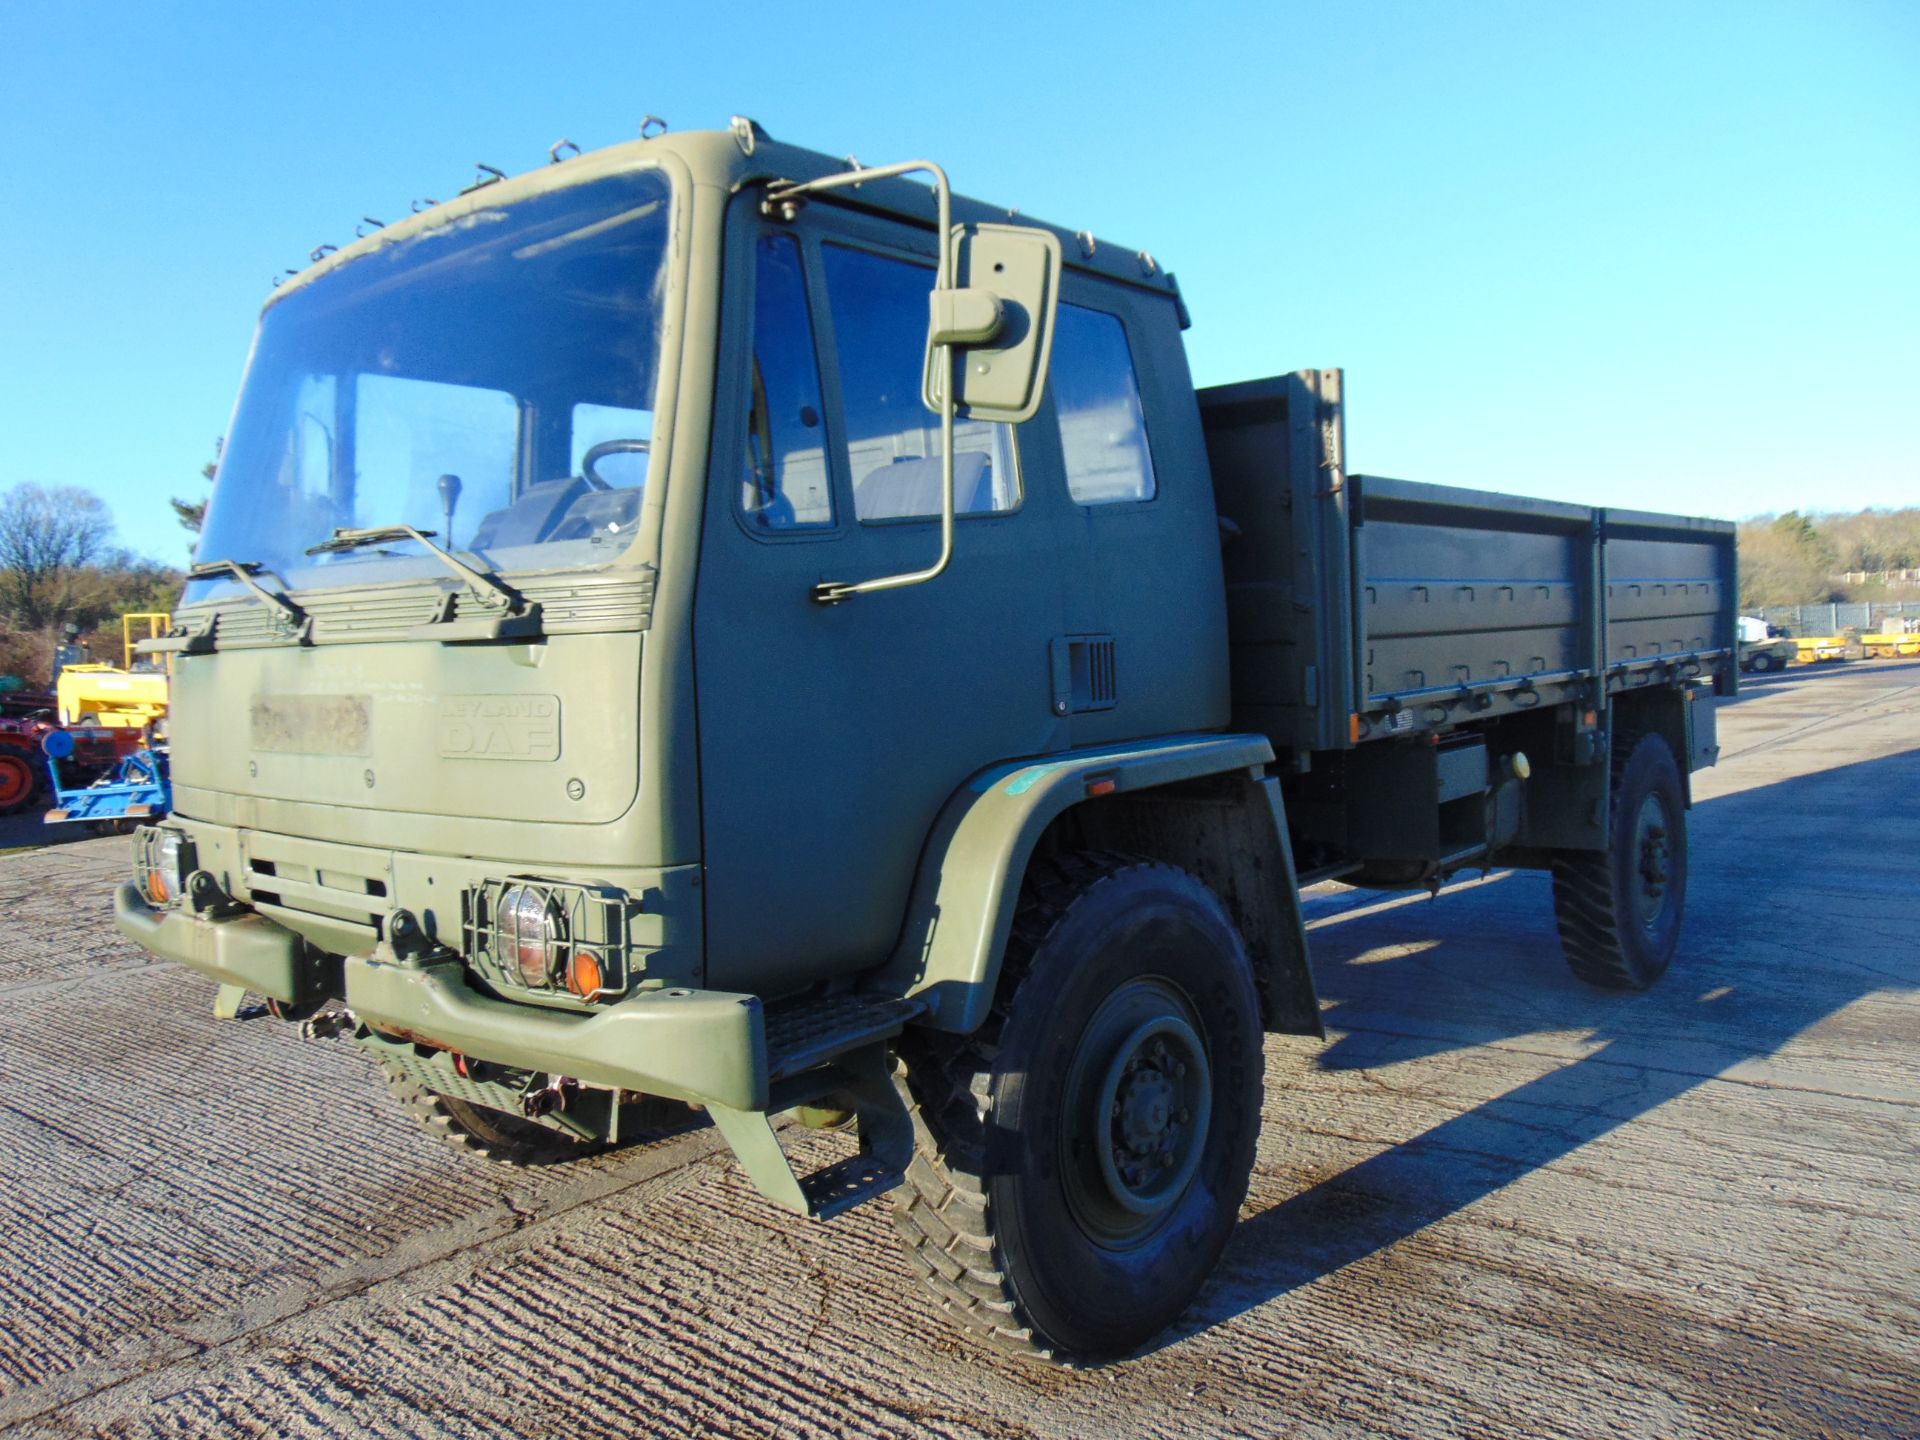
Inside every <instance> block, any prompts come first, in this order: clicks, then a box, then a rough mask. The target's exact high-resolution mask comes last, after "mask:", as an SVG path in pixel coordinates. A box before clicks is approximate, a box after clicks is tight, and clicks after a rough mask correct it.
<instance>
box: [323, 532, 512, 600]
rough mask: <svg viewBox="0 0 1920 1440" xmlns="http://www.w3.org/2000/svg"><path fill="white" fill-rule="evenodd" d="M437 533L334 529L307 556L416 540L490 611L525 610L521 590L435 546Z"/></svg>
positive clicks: (336, 553) (335, 553) (339, 553)
mask: <svg viewBox="0 0 1920 1440" xmlns="http://www.w3.org/2000/svg"><path fill="white" fill-rule="evenodd" d="M435 533H436V532H435V531H432V530H416V529H414V528H413V526H411V525H377V526H375V527H374V528H372V529H371V530H335V531H334V532H333V538H332V539H331V540H322V541H321V542H320V543H319V544H318V545H313V546H309V547H308V549H307V554H309V555H341V554H345V553H346V552H347V551H349V550H362V549H365V548H366V547H367V546H369V545H382V544H385V543H386V542H387V541H389V540H417V541H419V542H420V544H421V546H422V547H424V548H425V549H426V550H427V552H428V553H429V554H431V555H432V556H433V557H434V558H435V559H436V560H438V561H439V562H440V563H441V564H443V565H445V566H446V567H447V568H448V569H449V570H452V571H454V572H455V573H456V574H458V575H459V576H460V578H461V579H463V580H465V581H466V582H467V586H468V588H469V589H471V590H472V591H473V592H474V594H475V596H476V597H478V599H479V601H480V603H481V604H482V605H484V606H486V607H487V608H488V609H489V610H504V611H506V612H507V613H508V614H510V615H512V614H518V613H519V612H520V611H521V610H522V609H524V608H525V606H526V601H525V600H523V599H522V598H521V597H520V592H519V591H517V590H514V589H513V588H512V587H510V586H509V585H507V584H506V583H505V582H504V581H503V580H501V579H500V578H499V576H497V575H489V574H488V573H487V572H486V571H484V570H476V569H474V567H473V566H471V565H469V564H467V562H466V561H464V560H462V559H460V558H459V557H458V556H457V555H455V554H454V553H453V552H452V551H451V550H443V549H441V548H440V547H439V546H438V545H436V544H434V543H433V538H432V537H433V536H434V534H435Z"/></svg>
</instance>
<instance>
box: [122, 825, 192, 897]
mask: <svg viewBox="0 0 1920 1440" xmlns="http://www.w3.org/2000/svg"><path fill="white" fill-rule="evenodd" d="M190 855H191V851H190V850H189V849H188V846H187V837H186V836H184V835H182V834H181V833H180V832H179V831H178V830H161V829H156V828H148V829H144V830H142V831H141V832H140V833H139V838H138V840H137V842H136V843H135V846H134V852H133V870H134V880H135V881H136V882H137V883H138V884H139V886H140V893H141V894H142V895H144V896H146V897H147V903H148V904H149V905H157V906H167V905H172V904H174V903H175V902H177V901H178V900H179V899H180V898H181V897H182V896H183V895H184V894H185V893H186V889H187V873H188V871H189V870H190V869H191V868H192V864H191V860H190Z"/></svg>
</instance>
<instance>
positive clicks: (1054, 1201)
mask: <svg viewBox="0 0 1920 1440" xmlns="http://www.w3.org/2000/svg"><path fill="white" fill-rule="evenodd" d="M903 1049H904V1052H905V1053H904V1056H903V1058H904V1059H905V1060H906V1063H907V1075H906V1084H907V1090H908V1095H909V1100H910V1104H911V1107H912V1109H913V1112H914V1128H915V1138H916V1142H917V1153H916V1155H915V1157H914V1159H913V1161H912V1163H911V1165H910V1166H909V1167H908V1172H907V1184H906V1185H905V1186H903V1187H902V1188H901V1190H900V1191H899V1192H897V1193H898V1199H897V1200H896V1202H895V1221H896V1224H897V1226H898V1228H899V1231H900V1233H901V1236H902V1238H903V1239H904V1240H905V1242H906V1245H907V1252H908V1255H909V1256H910V1257H911V1259H912V1260H913V1261H914V1263H915V1264H916V1266H917V1267H918V1269H919V1270H920V1272H921V1275H922V1277H923V1279H924V1280H925V1283H926V1284H927V1285H928V1287H929V1288H930V1289H932V1291H933V1292H934V1293H935V1295H936V1296H938V1297H939V1299H940V1300H941V1302H942V1304H943V1306H944V1308H945V1309H946V1311H947V1312H948V1314H949V1315H951V1316H952V1317H954V1318H955V1319H957V1320H958V1321H960V1322H961V1323H962V1324H963V1325H965V1326H967V1327H968V1328H971V1329H973V1330H974V1331H976V1332H977V1333H979V1334H981V1335H983V1336H984V1337H985V1338H987V1339H990V1340H992V1341H995V1342H997V1343H999V1344H1002V1345H1004V1346H1007V1347H1009V1348H1013V1349H1016V1350H1022V1351H1025V1352H1027V1353H1029V1354H1035V1355H1040V1356H1044V1357H1048V1358H1060V1359H1069V1358H1071V1359H1089V1360H1091V1359H1101V1358H1107V1357H1112V1356H1117V1355H1124V1354H1126V1353H1127V1352H1129V1351H1131V1350H1134V1349H1136V1348H1138V1347H1139V1346H1140V1345H1141V1344H1142V1343H1144V1342H1145V1341H1147V1340H1149V1339H1151V1338H1152V1337H1153V1336H1154V1335H1156V1334H1158V1333H1159V1332H1160V1331H1161V1330H1162V1329H1164V1328H1165V1327H1166V1326H1167V1325H1168V1324H1170V1323H1172V1321H1173V1320H1175V1319H1176V1318H1177V1317H1178V1316H1179V1314H1180V1312H1181V1311H1183V1310H1184V1309H1186V1307H1187V1305H1188V1304H1189V1302H1191V1300H1192V1299H1193V1296H1194V1294H1195V1292H1196V1291H1197V1290H1198V1289H1199V1288H1200V1285H1201V1283H1202V1282H1203V1281H1204V1280H1205V1279H1206V1277H1207V1273H1208V1272H1209V1271H1210V1270H1211V1269H1212V1268H1213V1264H1214V1262H1215V1260H1217V1259H1218V1258H1219V1254H1220V1251H1221V1249H1222V1247H1223V1246H1224V1245H1225V1244H1226V1241H1227V1237H1228V1235H1229V1234H1230V1233H1231V1232H1232V1229H1233V1225H1234V1221H1235V1218H1236V1216H1237V1214H1238V1211H1239V1207H1240V1202H1241V1200H1242V1199H1243V1198H1244V1197H1245V1195H1246V1190H1247V1177H1248V1175H1249V1173H1250V1171H1251V1170H1252V1166H1253V1145H1254V1138H1255V1134H1256V1132H1257V1130H1258V1128H1259V1124H1260V1097H1261V1081H1262V1070H1263V1060H1262V1054H1261V1043H1260V1022H1259V1004H1258V1000H1257V997H1256V994H1255V991H1254V983H1253V972H1252V967H1251V965H1250V964H1249V963H1248V960H1247V955H1246V950H1245V948H1244V946H1243V945H1242V944H1241V941H1240V937H1239V935H1238V933H1237V932H1236V931H1235V930H1234V928H1233V924H1232V922H1231V921H1230V920H1229V919H1228V917H1227V915H1226V912H1225V910H1224V909H1223V908H1222V907H1221V905H1220V902H1219V901H1218V900H1217V899H1216V898H1215V897H1214V895H1213V893H1212V892H1211V891H1209V890H1208V889H1207V888H1206V887H1205V886H1204V885H1202V884H1201V883H1200V882H1199V881H1198V880H1196V879H1194V878H1193V877H1192V876H1191V875H1188V874H1187V873H1186V872H1184V871H1182V870H1177V869H1175V868H1173V867H1171V866H1168V865H1161V864H1157V863H1154V862H1152V861H1146V860H1134V859H1128V858H1125V857H1116V856H1078V857H1073V858H1071V859H1068V860H1066V861H1064V862H1041V863H1037V864H1036V866H1035V869H1034V872H1033V874H1031V875H1030V876H1029V878H1028V882H1027V885H1026V888H1025V890H1024V892H1023V895H1022V900H1021V905H1020V910H1019V913H1018V916H1017V917H1016V919H1015V922H1014V934H1013V938H1012V940H1011V941H1010V942H1009V945H1008V950H1007V957H1006V961H1005V966H1004V970H1003V976H1002V979H1001V983H1000V998H999V1001H998V1003H997V1004H996V1006H995V1009H994V1011H993V1014H992V1016H991V1017H990V1018H989V1020H988V1021H987V1023H986V1024H985V1025H984V1026H983V1027H982V1028H981V1029H980V1030H979V1031H978V1032H976V1033H975V1034H973V1035H971V1036H965V1037H952V1036H938V1035H930V1034H926V1033H924V1032H923V1033H919V1034H915V1035H914V1036H912V1037H911V1038H910V1040H909V1041H908V1042H907V1044H906V1045H905V1046H904V1047H903Z"/></svg>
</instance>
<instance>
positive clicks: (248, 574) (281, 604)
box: [187, 560, 307, 628]
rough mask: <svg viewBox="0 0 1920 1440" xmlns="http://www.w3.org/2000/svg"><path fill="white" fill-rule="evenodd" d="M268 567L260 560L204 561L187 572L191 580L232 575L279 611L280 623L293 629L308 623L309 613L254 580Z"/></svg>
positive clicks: (278, 592) (214, 578) (212, 578)
mask: <svg viewBox="0 0 1920 1440" xmlns="http://www.w3.org/2000/svg"><path fill="white" fill-rule="evenodd" d="M265 568H266V567H265V566H263V565H262V564H261V563H260V562H259V561H258V560H202V561H200V562H198V563H197V564H196V565H194V567H193V568H192V569H191V570H189V571H187V579H189V580H218V579H219V578H220V577H221V576H222V575H231V576H232V577H233V578H234V579H236V580H238V581H239V582H240V583H241V584H242V585H244V586H246V587H247V589H249V590H251V591H252V592H253V593H254V594H256V595H258V596H259V597H260V598H261V599H262V600H264V601H266V602H267V604H269V605H271V606H272V607H273V608H274V609H275V610H277V611H279V612H280V614H279V619H280V623H281V624H283V625H285V626H287V627H289V628H292V627H294V626H299V625H304V624H306V622H307V612H306V611H304V610H302V609H301V608H300V607H299V606H298V605H296V604H294V603H293V601H291V600H289V599H288V598H287V597H286V596H285V595H284V594H282V593H281V592H280V591H278V590H269V589H268V588H267V587H266V586H264V585H262V584H261V583H260V582H259V581H258V580H256V579H254V578H253V577H254V576H255V575H258V574H259V573H260V572H261V571H262V570H263V569H265Z"/></svg>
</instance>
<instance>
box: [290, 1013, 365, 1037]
mask: <svg viewBox="0 0 1920 1440" xmlns="http://www.w3.org/2000/svg"><path fill="white" fill-rule="evenodd" d="M359 1028H360V1022H359V1020H358V1019H356V1018H355V1016H354V1013H353V1012H352V1011H351V1010H329V1011H327V1012H326V1013H325V1014H322V1015H316V1016H314V1017H313V1018H312V1019H311V1020H308V1021H305V1022H304V1023H302V1024H301V1026H300V1038H301V1039H302V1040H331V1039H332V1038H333V1037H334V1036H336V1035H351V1034H352V1033H353V1032H354V1031H355V1030H358V1029H359Z"/></svg>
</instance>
